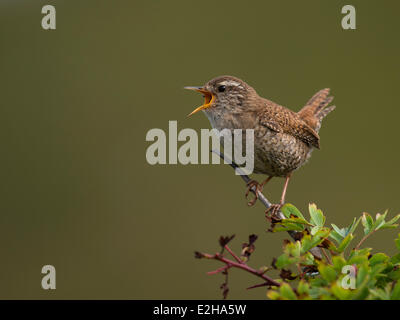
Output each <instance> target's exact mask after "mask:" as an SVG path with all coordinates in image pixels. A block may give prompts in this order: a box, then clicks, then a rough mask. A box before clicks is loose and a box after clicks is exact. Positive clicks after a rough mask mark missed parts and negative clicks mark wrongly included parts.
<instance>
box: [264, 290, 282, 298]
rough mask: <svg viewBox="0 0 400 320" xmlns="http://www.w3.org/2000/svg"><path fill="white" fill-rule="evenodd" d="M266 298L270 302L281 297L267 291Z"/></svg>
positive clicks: (274, 292) (276, 293)
mask: <svg viewBox="0 0 400 320" xmlns="http://www.w3.org/2000/svg"><path fill="white" fill-rule="evenodd" d="M267 297H268V298H269V299H271V300H279V298H280V297H281V296H280V294H279V293H278V292H276V291H273V290H269V291H268V292H267Z"/></svg>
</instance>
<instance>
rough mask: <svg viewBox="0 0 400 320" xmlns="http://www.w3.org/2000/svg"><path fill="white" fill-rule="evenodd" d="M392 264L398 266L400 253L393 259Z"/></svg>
mask: <svg viewBox="0 0 400 320" xmlns="http://www.w3.org/2000/svg"><path fill="white" fill-rule="evenodd" d="M390 262H391V263H393V264H398V263H400V253H398V254H395V255H394V256H393V257H392V258H391V259H390Z"/></svg>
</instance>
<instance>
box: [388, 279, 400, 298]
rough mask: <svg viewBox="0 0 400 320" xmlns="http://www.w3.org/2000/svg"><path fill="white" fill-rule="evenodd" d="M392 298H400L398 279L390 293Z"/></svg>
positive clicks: (399, 282)
mask: <svg viewBox="0 0 400 320" xmlns="http://www.w3.org/2000/svg"><path fill="white" fill-rule="evenodd" d="M390 300H400V281H397V283H396V285H395V286H394V288H393V290H392V293H391V295H390Z"/></svg>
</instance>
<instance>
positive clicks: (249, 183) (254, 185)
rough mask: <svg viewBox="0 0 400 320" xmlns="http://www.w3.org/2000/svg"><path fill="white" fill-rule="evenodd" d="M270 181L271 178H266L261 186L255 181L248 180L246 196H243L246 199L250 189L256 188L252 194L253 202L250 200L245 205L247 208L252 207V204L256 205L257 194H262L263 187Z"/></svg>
mask: <svg viewBox="0 0 400 320" xmlns="http://www.w3.org/2000/svg"><path fill="white" fill-rule="evenodd" d="M271 179H272V176H269V177H268V178H267V179H265V180H264V181H263V182H262V183H261V184H260V183H258V182H257V181H256V180H250V181H249V182H248V183H247V190H246V194H245V196H246V198H247V197H248V195H249V193H250V190H251V188H253V187H256V190H255V192H254V198H253V200H251V201H249V202H248V203H247V205H248V206H249V207H251V206H254V204H255V203H256V201H257V199H258V192H262V190H263V187H264V186H265V185H266V184H267V182H268V181H269V180H271Z"/></svg>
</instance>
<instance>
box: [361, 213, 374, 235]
mask: <svg viewBox="0 0 400 320" xmlns="http://www.w3.org/2000/svg"><path fill="white" fill-rule="evenodd" d="M361 223H362V225H363V226H364V234H365V235H367V234H368V233H370V232H371V230H372V227H373V226H374V220H373V219H372V217H371V216H370V215H369V214H368V213H366V212H364V213H363V216H362V218H361Z"/></svg>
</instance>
